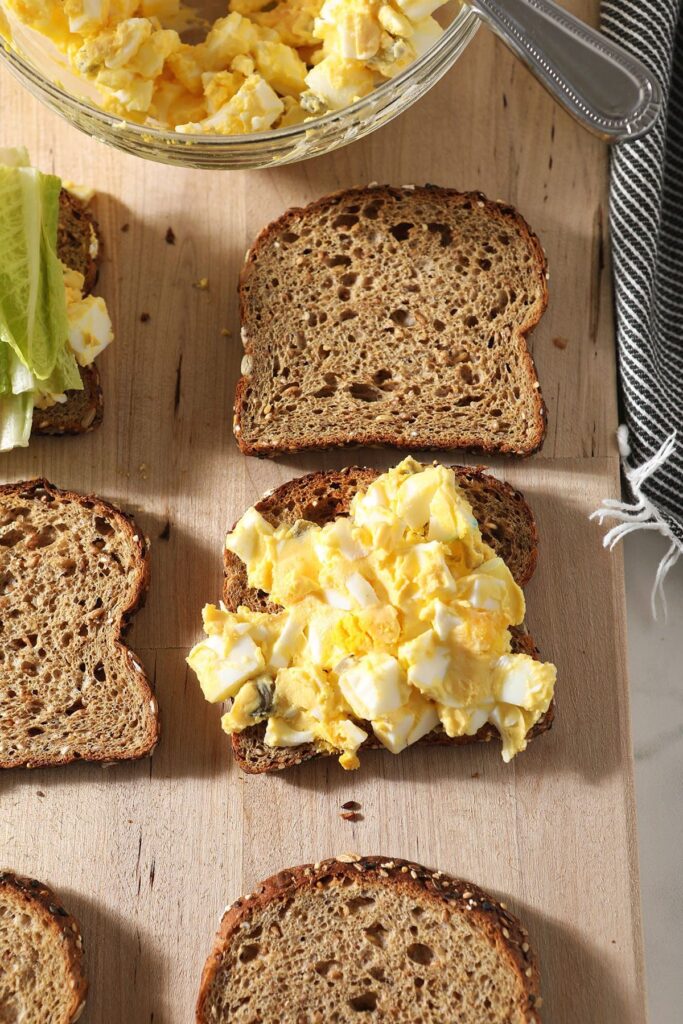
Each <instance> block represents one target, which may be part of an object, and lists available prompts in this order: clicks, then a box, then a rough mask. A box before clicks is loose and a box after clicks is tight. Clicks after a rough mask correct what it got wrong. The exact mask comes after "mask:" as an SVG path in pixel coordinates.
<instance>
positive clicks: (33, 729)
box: [26, 725, 45, 736]
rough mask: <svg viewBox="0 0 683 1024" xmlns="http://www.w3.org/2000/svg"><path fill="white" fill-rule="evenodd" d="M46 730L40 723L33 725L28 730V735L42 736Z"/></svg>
mask: <svg viewBox="0 0 683 1024" xmlns="http://www.w3.org/2000/svg"><path fill="white" fill-rule="evenodd" d="M44 732H45V730H44V729H41V727H40V726H39V725H32V726H31V728H30V729H27V730H26V735H27V736H42V735H43V733H44Z"/></svg>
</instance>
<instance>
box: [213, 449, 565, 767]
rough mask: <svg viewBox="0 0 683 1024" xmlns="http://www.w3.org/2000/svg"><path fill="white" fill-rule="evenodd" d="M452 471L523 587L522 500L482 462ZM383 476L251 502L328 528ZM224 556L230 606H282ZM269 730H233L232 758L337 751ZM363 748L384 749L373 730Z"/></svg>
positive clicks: (304, 480) (549, 716)
mask: <svg viewBox="0 0 683 1024" xmlns="http://www.w3.org/2000/svg"><path fill="white" fill-rule="evenodd" d="M452 469H453V471H454V473H455V476H456V480H457V483H458V484H459V485H460V487H461V488H462V489H463V491H464V493H465V495H466V496H467V498H468V500H469V502H470V504H471V505H472V510H473V512H474V515H475V517H476V519H477V522H478V523H479V525H480V529H481V533H482V536H483V538H484V540H485V541H486V543H487V544H490V546H491V547H492V548H493V550H494V551H495V552H496V554H498V555H500V557H501V558H502V559H503V561H504V562H505V563H506V564H507V566H508V567H509V569H510V571H511V573H512V575H513V577H514V579H515V581H516V583H517V584H518V585H519V586H520V587H523V586H525V584H526V583H528V582H529V580H530V579H531V577H532V575H533V573H534V570H535V568H536V560H537V557H538V531H537V529H536V521H535V519H534V516H533V513H532V511H531V509H530V508H529V506H528V504H527V503H526V501H525V500H524V497H523V496H522V494H520V492H519V491H516V490H514V488H512V487H511V486H510V485H509V484H508V483H505V482H503V481H501V480H498V479H497V478H496V477H494V476H491V475H490V474H488V473H486V472H484V470H483V469H482V467H481V466H474V467H472V466H453V467H452ZM379 473H380V471H379V470H377V469H371V468H367V467H365V468H359V467H351V468H347V469H342V470H331V471H327V472H318V473H310V474H308V475H307V476H302V477H299V478H298V479H296V480H290V481H288V482H287V483H285V484H282V486H280V487H277V488H276V489H275V490H273V491H271V492H270V493H269V494H267V495H265V496H264V497H263V498H262V499H261V500H260V501H258V502H257V503H256V505H255V506H254V507H255V508H256V509H257V510H258V511H259V512H260V513H261V514H262V515H263V516H264V517H265V518H266V519H267V520H268V521H269V522H270V523H272V524H273V525H274V526H276V525H278V524H280V523H295V522H296V521H297V519H305V520H307V521H308V522H313V523H318V524H319V525H323V524H324V523H326V522H330V521H331V520H333V519H336V518H338V517H339V516H344V515H348V512H349V508H350V505H351V500H352V499H353V496H354V495H355V494H356V493H357V491H359V490H363V489H364V488H367V487H368V486H369V484H370V483H372V481H373V480H375V479H376V478H377V477H378V476H379ZM223 560H224V569H225V575H224V581H223V601H224V603H225V605H226V607H227V608H228V611H236V610H237V609H238V608H239V606H240V605H244V606H246V607H247V608H250V609H251V610H252V611H269V612H273V611H277V610H278V606H277V605H275V604H273V602H271V601H269V600H268V595H267V594H265V593H264V592H263V591H260V590H255V589H254V588H252V587H250V586H249V584H248V582H247V572H246V566H245V565H244V563H243V562H242V561H241V559H239V558H238V557H237V555H235V554H234V553H233V552H232V551H228V550H227V548H226V549H224V552H223ZM512 634H513V636H512V649H513V651H516V652H518V653H520V654H528V655H530V656H531V657H532V658H538V657H539V652H538V650H537V648H536V645H535V644H534V642H533V640H532V638H531V637H530V636H529V634H528V633H527V632H526V631H525V630H524V629H514V630H512ZM554 714H555V705H554V702H553V703H552V704H551V705H550V707H549V709H548V711H547V712H546V713H545V715H544V716H543V717H542V718H541V719H539V721H538V722H537V723H536V725H534V727H533V728H532V729H531V730H530V732H529V734H528V737H527V738H528V739H533V738H534V737H536V736H538V735H540V734H541V733H543V732H546V731H547V730H548V729H550V727H551V726H552V723H553V718H554ZM368 728H369V727H368ZM265 731H266V727H265V723H261V724H260V725H255V726H252V727H251V728H249V729H245V730H244V731H243V732H240V733H235V734H234V735H233V737H232V750H233V754H234V757H235V760H236V761H237V763H238V764H239V766H240V768H241V769H242V770H243V771H245V772H248V773H249V774H260V773H262V772H276V771H281V770H282V769H284V768H290V767H293V766H294V765H297V764H301V763H303V762H304V761H310V760H312V759H313V758H316V757H325V756H334V755H333V754H332V753H331V752H329V751H325V750H321V749H319V748H318V747H316V746H315V744H313V743H307V744H303V745H301V746H298V747H269V746H267V745H266V744H265V743H264V736H265ZM497 737H498V730H497V729H496V728H495V726H493V725H491V724H490V723H487V724H486V725H483V726H482V727H481V729H480V730H479V731H478V732H477V733H476V734H475V735H474V736H458V737H455V738H451V737H449V736H447V735H446V733H445V732H444V731H443V729H442V728H441V727H438V728H437V729H434V730H433V731H432V732H430V733H428V735H427V736H425V737H423V738H422V739H421V740H419V741H418V744H420V745H421V744H440V745H448V746H462V745H465V744H470V743H484V742H488V741H490V740H491V739H494V738H497ZM363 747H364V748H378V747H381V744H380V743H379V741H378V740H376V739H375V737H374V735H373V733H372V731H371V730H370V734H369V737H368V739H367V740H366V741H365V743H364V744H363Z"/></svg>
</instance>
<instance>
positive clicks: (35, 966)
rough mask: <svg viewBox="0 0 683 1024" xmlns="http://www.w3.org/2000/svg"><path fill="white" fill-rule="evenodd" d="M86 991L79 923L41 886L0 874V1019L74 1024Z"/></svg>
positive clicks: (23, 1023)
mask: <svg viewBox="0 0 683 1024" xmlns="http://www.w3.org/2000/svg"><path fill="white" fill-rule="evenodd" d="M87 990H88V983H87V981H86V976H85V965H84V954H83V940H82V938H81V933H80V929H79V926H78V922H77V921H76V920H75V919H74V918H73V917H72V916H71V914H69V913H68V911H66V910H65V909H64V907H63V906H62V905H61V903H60V900H59V898H58V897H57V896H56V895H55V894H54V892H52V890H51V889H49V888H48V887H47V886H46V885H43V883H42V882H38V881H36V880H35V879H33V878H24V877H22V876H21V875H15V874H14V873H13V872H11V871H0V1020H2V1021H6V1022H7V1024H13V1022H17V1024H19V1021H21V1024H74V1022H75V1021H77V1020H78V1018H79V1017H80V1016H81V1013H82V1012H83V1008H84V1006H85V997H86V993H87Z"/></svg>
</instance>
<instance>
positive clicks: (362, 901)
mask: <svg viewBox="0 0 683 1024" xmlns="http://www.w3.org/2000/svg"><path fill="white" fill-rule="evenodd" d="M374 903H375V898H374V896H354V897H353V899H350V900H347V901H346V906H347V907H348V908H349V912H350V913H351V914H355V913H356V911H358V910H364V909H365V908H366V907H372V906H373V905H374Z"/></svg>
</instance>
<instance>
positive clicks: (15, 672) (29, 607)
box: [0, 480, 159, 768]
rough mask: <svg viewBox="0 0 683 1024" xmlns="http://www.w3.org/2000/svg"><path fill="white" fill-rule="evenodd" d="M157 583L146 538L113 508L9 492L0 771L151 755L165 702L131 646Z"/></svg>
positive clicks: (1, 523) (5, 497) (2, 529)
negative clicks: (132, 630)
mask: <svg viewBox="0 0 683 1024" xmlns="http://www.w3.org/2000/svg"><path fill="white" fill-rule="evenodd" d="M148 582H149V555H148V550H147V544H146V541H145V538H144V536H143V535H142V533H141V532H140V531H139V530H138V529H137V528H136V527H135V524H134V522H133V520H132V519H130V518H129V517H128V516H126V515H124V513H123V512H121V511H120V510H119V509H117V508H115V507H114V506H113V505H109V504H107V503H106V502H104V501H102V500H101V499H99V498H95V497H85V496H83V495H80V494H74V493H72V492H70V491H62V490H59V488H57V487H53V486H52V484H50V483H48V482H47V481H46V480H30V481H27V482H22V483H16V484H7V485H5V486H2V487H0V768H15V767H22V766H23V767H39V766H47V765H59V764H68V763H69V762H71V761H76V760H85V761H118V760H128V759H132V758H139V757H143V756H144V755H145V754H150V753H151V752H152V750H153V749H154V746H155V745H156V742H157V739H158V735H159V719H158V709H157V702H156V699H155V697H154V695H153V694H152V691H151V689H150V686H149V683H148V681H147V678H146V676H145V673H144V670H143V668H142V666H141V664H140V663H139V661H138V660H137V658H136V657H135V655H134V654H133V653H132V651H131V650H130V649H129V648H128V647H126V646H125V645H124V644H123V643H122V641H121V636H122V633H123V631H124V630H125V628H126V626H127V625H128V623H129V621H130V619H131V617H132V615H133V614H134V612H135V611H136V610H137V608H138V607H139V605H140V604H141V603H142V600H143V598H144V595H145V593H146V591H147V586H148Z"/></svg>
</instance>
